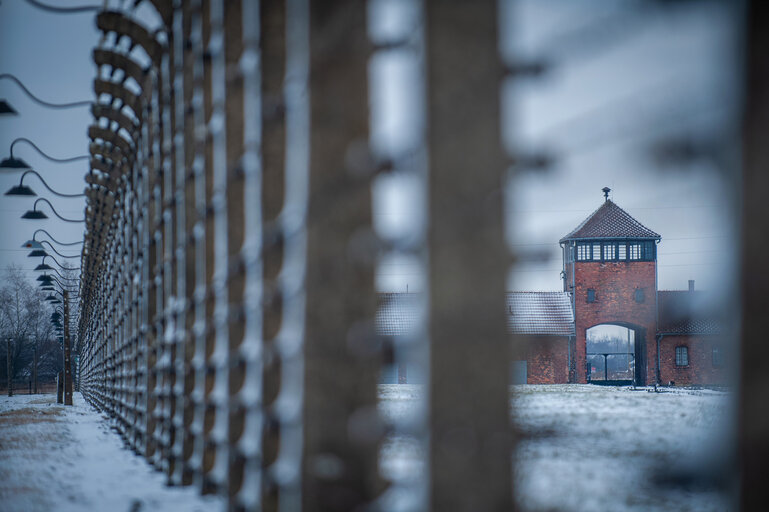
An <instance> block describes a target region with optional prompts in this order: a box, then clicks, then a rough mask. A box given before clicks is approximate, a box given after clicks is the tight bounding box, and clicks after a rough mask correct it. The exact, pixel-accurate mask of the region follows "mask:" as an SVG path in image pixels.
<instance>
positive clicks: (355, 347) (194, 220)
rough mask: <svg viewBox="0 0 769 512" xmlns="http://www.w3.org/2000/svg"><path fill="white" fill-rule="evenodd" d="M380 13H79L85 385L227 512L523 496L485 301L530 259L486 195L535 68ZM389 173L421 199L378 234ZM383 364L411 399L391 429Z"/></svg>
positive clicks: (429, 0)
mask: <svg viewBox="0 0 769 512" xmlns="http://www.w3.org/2000/svg"><path fill="white" fill-rule="evenodd" d="M652 3H653V2H649V4H652ZM382 4H383V2H381V0H369V1H368V2H359V1H356V0H347V1H338V2H325V1H324V2H310V1H309V0H285V1H278V0H261V1H257V0H190V1H182V0H144V1H142V0H136V1H133V2H126V1H114V2H113V1H109V2H107V3H106V5H107V6H108V8H106V9H105V10H104V11H102V12H100V13H99V14H98V15H97V18H96V21H97V25H98V27H99V29H100V30H101V31H102V32H103V34H104V37H103V38H102V42H101V44H100V45H99V47H98V48H96V49H95V50H94V54H93V59H94V62H95V64H96V65H97V68H98V74H97V77H96V79H95V81H94V92H95V94H96V101H95V103H94V105H93V109H92V110H93V114H94V123H93V125H92V126H91V128H90V129H89V137H90V139H91V144H90V153H91V164H90V172H89V174H88V176H87V178H86V181H87V183H88V187H89V188H88V191H87V212H86V218H87V234H86V239H85V244H84V249H83V260H82V265H81V267H82V274H81V288H80V297H81V302H80V308H79V310H80V313H79V319H78V320H79V325H78V336H77V339H78V343H79V347H80V358H79V374H80V378H79V384H80V389H81V391H82V393H83V396H84V397H85V398H86V400H88V402H89V403H91V404H92V405H94V406H95V407H97V408H99V409H100V410H103V411H104V412H105V413H107V414H108V415H109V417H110V418H111V419H112V421H113V423H114V426H115V427H116V428H117V430H118V431H119V432H120V433H121V434H122V435H123V437H124V439H125V440H126V442H127V443H128V444H129V445H130V446H131V447H132V448H133V449H134V450H135V451H136V452H137V453H140V454H142V455H143V456H144V457H146V458H147V460H148V461H149V462H150V463H152V464H153V465H154V466H155V467H157V468H158V469H159V470H161V471H163V472H164V473H165V474H166V475H167V477H168V481H169V483H171V484H175V485H195V486H197V487H198V488H199V489H200V490H201V492H203V493H216V494H219V495H221V496H224V497H226V499H227V501H228V504H229V507H230V508H231V509H232V510H299V509H304V510H362V509H364V508H366V509H371V510H427V509H432V510H468V511H470V510H473V511H476V510H514V507H515V504H514V502H513V492H512V482H513V477H512V470H511V466H512V464H511V453H512V452H513V449H514V447H515V436H514V435H513V431H512V427H511V417H510V416H511V411H510V408H509V396H508V386H507V384H508V377H509V367H510V366H509V365H510V360H511V357H510V351H511V347H512V348H514V347H515V340H513V343H511V340H510V338H509V337H508V336H507V335H506V334H505V312H504V309H503V308H501V307H498V306H499V304H502V303H503V299H504V293H505V282H506V279H507V274H508V271H509V267H510V265H511V263H512V261H513V256H515V257H518V258H525V257H526V254H524V252H523V251H521V254H516V255H510V254H508V249H507V248H506V247H505V244H504V238H505V237H504V229H503V225H502V222H503V205H502V203H503V194H502V191H501V188H502V184H503V183H505V180H508V179H509V178H510V176H509V174H508V172H507V169H508V168H510V167H512V168H515V169H518V170H526V169H527V168H531V169H533V170H537V169H538V168H539V167H542V166H543V165H544V164H546V163H547V162H546V160H547V158H546V155H545V156H542V155H525V154H505V153H504V152H503V148H502V144H501V139H502V136H501V134H500V131H501V130H504V129H509V127H504V126H501V125H502V121H501V119H500V114H499V112H500V97H501V96H502V94H501V92H500V91H501V89H503V88H504V83H505V81H509V80H516V79H518V77H519V76H531V75H537V73H538V71H537V66H536V63H534V64H535V65H533V66H529V67H526V66H525V65H523V66H521V64H526V63H517V62H505V59H503V58H502V57H501V56H500V54H499V49H498V48H499V45H498V30H499V27H498V25H497V24H498V21H497V18H498V12H497V10H498V5H497V2H494V1H483V2H461V1H451V2H443V1H439V0H423V1H415V2H408V3H407V4H408V7H407V8H406V9H405V10H406V11H408V13H409V16H408V19H407V20H406V22H405V23H403V25H404V26H406V27H408V28H407V29H405V30H402V31H400V32H398V31H395V32H387V31H384V32H383V33H378V32H375V31H372V30H371V28H370V25H371V23H369V22H370V19H371V16H372V15H375V14H372V13H379V12H381V10H382V9H385V10H386V7H383V5H382ZM642 4H643V3H642ZM644 5H645V4H644ZM609 19H612V18H611V17H610V18H609ZM634 21H638V20H634ZM367 27H368V28H367ZM588 29H590V27H588ZM590 32H591V33H592V29H591V30H590ZM567 39H568V38H567ZM599 39H600V38H599ZM589 42H590V41H588V43H589ZM599 42H600V41H599ZM561 46H564V45H562V44H561ZM588 46H589V45H588ZM598 46H602V45H600V44H599V45H598ZM572 49H573V50H574V51H577V50H578V48H577V47H576V46H574V48H572ZM398 65H401V66H405V68H406V69H408V72H407V75H408V76H409V79H408V80H405V81H403V82H401V83H400V84H399V90H398V94H399V95H400V96H399V98H400V99H401V101H402V102H403V103H404V104H406V105H407V106H408V108H410V112H409V118H408V124H409V126H410V129H409V130H405V131H404V132H403V134H402V139H399V140H396V141H392V140H389V141H388V140H386V137H385V139H382V138H381V137H379V136H378V134H377V128H376V123H375V122H374V121H373V120H372V116H375V115H377V114H376V109H377V108H380V109H381V108H382V107H381V106H380V107H376V106H375V105H376V104H377V99H376V98H375V96H376V95H377V94H381V90H380V91H377V87H378V85H377V80H376V77H377V76H378V75H377V73H385V74H386V73H387V70H388V69H392V67H393V66H396V67H397V66H398ZM388 66H389V67H388ZM370 111H371V115H370ZM759 121H760V122H763V123H765V119H763V118H762V119H759ZM754 132H755V133H759V132H760V129H759V128H755V127H754ZM383 140H384V142H383ZM748 149H751V148H748ZM758 156H759V157H760V156H761V155H760V154H759V155H758ZM758 159H759V160H760V158H758ZM756 168H758V167H756ZM394 174H397V175H399V176H401V177H403V176H405V177H406V178H407V179H409V180H410V182H411V183H413V184H415V185H416V189H417V190H418V193H417V197H418V202H419V205H418V206H417V207H416V209H415V218H414V219H413V223H412V225H411V226H410V229H409V230H408V232H407V233H401V234H400V235H398V236H384V235H383V234H382V233H381V232H378V231H377V229H376V227H375V225H374V224H375V222H374V221H373V219H372V197H371V195H372V184H374V183H376V182H377V180H380V179H382V177H383V176H389V175H394ZM748 176H749V177H750V176H754V175H751V174H748ZM758 201H760V200H758ZM758 201H757V202H758ZM507 221H508V222H509V219H508V220H507ZM428 225H429V226H430V229H429V230H428V229H427V226H428ZM511 245H513V246H514V245H515V244H514V243H512V244H511ZM394 254H395V255H399V256H402V257H406V258H408V259H409V261H412V262H416V265H415V266H414V267H415V268H416V273H417V274H418V275H419V277H420V278H421V279H422V280H423V281H424V282H425V283H426V286H425V289H426V290H427V291H428V293H424V294H420V296H419V297H417V298H415V302H414V309H415V315H416V316H415V318H416V325H415V328H414V329H413V330H411V331H410V332H408V333H407V334H405V335H403V336H398V337H385V336H381V335H379V334H378V333H377V330H376V326H375V310H376V293H375V285H374V283H375V279H374V276H375V272H376V270H377V268H381V266H385V265H387V264H388V263H387V257H388V256H392V255H394ZM761 264H762V263H759V262H757V261H746V266H745V269H746V270H744V271H743V272H746V271H747V269H753V270H756V269H758V268H760V265H761ZM746 300H747V301H751V300H752V301H753V302H752V303H759V302H760V301H761V299H760V298H756V297H752V296H748V297H747V299H746ZM746 325H749V326H752V325H753V324H751V323H750V319H748V321H747V322H746ZM753 327H754V328H757V327H756V326H753ZM469 340H472V343H469V342H468V341H469ZM754 349H755V348H754ZM393 353H397V354H398V355H399V359H400V360H402V361H407V362H408V363H409V364H411V365H412V366H413V367H414V368H417V369H418V371H419V373H420V374H421V375H422V376H423V377H424V380H425V382H426V383H427V386H426V392H425V394H424V397H423V398H422V399H421V403H420V407H418V408H417V410H416V411H415V413H414V415H413V416H412V417H411V418H410V419H409V420H408V421H396V422H393V423H387V422H386V421H385V420H384V418H382V417H381V416H380V414H379V412H378V410H377V381H378V376H379V372H380V371H381V368H382V366H383V364H384V363H385V361H386V360H387V359H388V358H391V357H392V354H393ZM746 353H751V352H750V351H746ZM764 359H765V358H764ZM759 360H761V358H758V357H754V358H753V359H752V361H754V362H755V361H759ZM749 370H750V372H748V373H746V374H744V376H743V378H745V379H746V381H747V379H748V378H752V377H753V376H759V375H760V374H761V373H760V368H749ZM762 396H763V395H762ZM753 410H758V408H756V407H752V408H751V407H747V408H746V409H744V410H743V416H744V417H749V418H751V422H756V424H765V420H766V418H765V415H763V414H754V415H752V416H751V415H750V414H749V413H750V411H753ZM746 411H747V412H746ZM512 413H513V414H515V412H514V411H513V412H512ZM762 422H763V423H762ZM393 433H397V434H402V435H405V436H409V437H410V438H412V439H414V440H415V442H416V445H415V446H417V447H418V449H419V450H420V452H421V456H422V458H423V459H424V461H425V470H424V471H423V472H422V473H421V474H420V475H419V476H418V477H417V478H413V479H408V478H399V477H397V476H395V477H393V476H392V475H388V474H386V472H383V471H382V469H381V467H380V464H379V450H380V445H381V444H382V442H383V439H384V438H385V436H386V435H388V434H393ZM746 439H747V441H748V445H750V446H758V447H759V449H758V450H756V453H763V452H761V449H763V450H764V452H765V446H766V444H765V441H763V440H762V439H763V438H761V437H760V436H756V437H746ZM750 443H753V444H752V445H751V444H750ZM748 463H749V464H752V465H753V466H751V467H760V466H761V464H762V462H761V461H759V460H758V459H757V458H752V459H748ZM750 483H751V481H747V484H746V485H749V484H750ZM759 488H760V484H754V485H753V486H752V487H750V489H748V491H750V492H747V494H745V495H746V496H748V498H747V499H748V500H749V502H750V503H761V499H762V495H761V494H760V492H758V491H756V489H759ZM751 492H752V493H753V494H751ZM764 493H765V491H764Z"/></svg>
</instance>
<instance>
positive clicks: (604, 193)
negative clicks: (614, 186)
mask: <svg viewBox="0 0 769 512" xmlns="http://www.w3.org/2000/svg"><path fill="white" fill-rule="evenodd" d="M601 190H602V191H603V197H604V198H606V200H607V201H608V200H609V192H611V189H610V188H609V187H603V188H602V189H601Z"/></svg>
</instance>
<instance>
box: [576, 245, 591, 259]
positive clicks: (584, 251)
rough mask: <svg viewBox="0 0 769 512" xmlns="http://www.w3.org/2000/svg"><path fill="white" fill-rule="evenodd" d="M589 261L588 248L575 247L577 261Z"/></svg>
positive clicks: (584, 246) (585, 246) (586, 246)
mask: <svg viewBox="0 0 769 512" xmlns="http://www.w3.org/2000/svg"><path fill="white" fill-rule="evenodd" d="M588 259H590V246H589V245H587V244H578V245H577V260H578V261H585V260H588Z"/></svg>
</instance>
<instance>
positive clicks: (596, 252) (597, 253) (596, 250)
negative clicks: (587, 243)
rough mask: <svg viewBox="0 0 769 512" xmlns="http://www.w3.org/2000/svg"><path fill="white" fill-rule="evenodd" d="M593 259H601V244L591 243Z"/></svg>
mask: <svg viewBox="0 0 769 512" xmlns="http://www.w3.org/2000/svg"><path fill="white" fill-rule="evenodd" d="M593 259H594V260H600V259H601V244H593Z"/></svg>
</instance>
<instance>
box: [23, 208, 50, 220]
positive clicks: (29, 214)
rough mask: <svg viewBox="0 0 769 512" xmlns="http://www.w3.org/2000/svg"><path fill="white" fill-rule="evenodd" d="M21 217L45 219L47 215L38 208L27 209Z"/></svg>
mask: <svg viewBox="0 0 769 512" xmlns="http://www.w3.org/2000/svg"><path fill="white" fill-rule="evenodd" d="M21 218H22V219H34V220H37V219H47V218H48V215H46V214H45V213H43V212H41V211H40V210H27V212H26V213H25V214H24V215H22V216H21Z"/></svg>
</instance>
